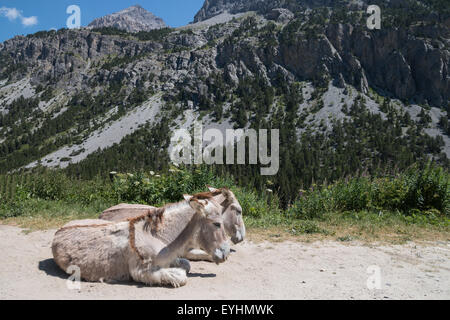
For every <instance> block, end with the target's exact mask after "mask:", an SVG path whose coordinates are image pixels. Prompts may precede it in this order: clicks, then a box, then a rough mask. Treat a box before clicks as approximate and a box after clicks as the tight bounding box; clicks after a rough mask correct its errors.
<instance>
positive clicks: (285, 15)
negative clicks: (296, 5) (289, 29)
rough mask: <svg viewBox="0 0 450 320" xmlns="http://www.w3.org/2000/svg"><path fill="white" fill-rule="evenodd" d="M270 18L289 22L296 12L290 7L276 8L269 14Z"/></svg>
mask: <svg viewBox="0 0 450 320" xmlns="http://www.w3.org/2000/svg"><path fill="white" fill-rule="evenodd" d="M267 18H268V19H269V20H275V21H277V22H281V23H287V22H289V21H290V20H292V19H293V18H294V14H293V13H292V12H291V11H289V10H288V9H283V8H276V9H272V10H271V11H270V12H269V13H268V14H267Z"/></svg>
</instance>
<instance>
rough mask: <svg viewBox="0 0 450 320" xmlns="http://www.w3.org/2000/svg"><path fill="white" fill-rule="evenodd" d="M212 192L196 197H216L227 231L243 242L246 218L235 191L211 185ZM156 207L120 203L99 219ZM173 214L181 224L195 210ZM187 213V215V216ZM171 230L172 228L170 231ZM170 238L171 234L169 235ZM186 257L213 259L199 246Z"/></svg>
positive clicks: (115, 218) (122, 217)
mask: <svg viewBox="0 0 450 320" xmlns="http://www.w3.org/2000/svg"><path fill="white" fill-rule="evenodd" d="M209 190H210V192H206V193H200V194H197V195H195V197H198V198H201V199H214V200H215V201H216V202H218V203H220V204H221V206H222V207H223V210H222V211H223V213H222V215H223V220H224V227H225V231H226V233H227V234H228V236H229V237H230V238H231V241H232V242H233V243H234V244H238V243H240V242H242V241H243V240H244V238H245V234H246V229H245V224H244V219H243V217H242V207H241V205H240V204H239V201H238V200H237V199H236V196H235V195H234V193H233V192H232V191H231V190H229V189H227V188H222V189H215V188H212V187H209ZM153 209H155V208H154V207H150V206H145V205H136V204H120V205H118V206H115V207H112V208H110V209H107V210H106V211H104V212H103V213H102V214H101V215H100V217H99V219H101V220H107V221H121V220H125V219H129V218H133V217H137V216H140V215H142V214H145V212H147V211H148V210H153ZM179 209H180V210H177V211H176V212H175V213H174V214H173V215H172V216H173V219H174V220H177V221H178V223H179V224H180V226H182V225H184V224H185V223H186V217H187V216H189V215H192V214H193V213H194V212H193V210H192V209H191V208H190V207H189V206H185V208H184V209H185V210H181V209H182V208H179ZM186 215H187V216H186ZM168 232H169V233H170V232H171V231H170V230H169V231H168ZM168 236H169V238H170V235H168ZM184 257H185V258H186V259H189V260H191V261H200V260H201V261H211V262H213V259H212V257H211V256H210V255H208V254H207V253H205V252H204V251H202V250H200V249H198V248H189V250H187V252H186V253H185V254H184Z"/></svg>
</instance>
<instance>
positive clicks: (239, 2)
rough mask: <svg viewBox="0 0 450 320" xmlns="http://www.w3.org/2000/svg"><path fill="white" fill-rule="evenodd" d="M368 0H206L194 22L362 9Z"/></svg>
mask: <svg viewBox="0 0 450 320" xmlns="http://www.w3.org/2000/svg"><path fill="white" fill-rule="evenodd" d="M365 3H367V1H366V0H350V1H349V0H301V1H300V0H299V1H295V0H294V1H289V0H206V1H205V3H204V4H203V6H202V8H201V9H200V10H199V12H197V14H196V15H195V18H194V22H200V21H204V20H207V19H210V18H212V17H214V16H217V15H220V14H222V13H231V14H236V13H241V12H248V11H256V12H258V13H259V14H262V15H265V14H268V13H270V11H271V10H273V9H279V8H285V9H288V10H291V11H294V12H295V11H299V10H306V9H311V8H317V7H349V8H352V9H355V8H362V7H363V6H364V5H365Z"/></svg>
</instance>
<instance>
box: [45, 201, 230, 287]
mask: <svg viewBox="0 0 450 320" xmlns="http://www.w3.org/2000/svg"><path fill="white" fill-rule="evenodd" d="M186 198H187V199H188V200H186V205H188V206H189V207H190V208H192V210H193V211H194V212H195V213H194V214H193V215H192V216H191V217H190V220H189V221H187V223H186V224H184V227H183V228H182V230H181V232H178V234H177V235H176V237H172V238H173V239H170V240H169V241H163V240H162V238H161V235H162V234H159V233H160V227H161V225H162V222H163V221H164V224H165V227H166V228H167V229H173V230H176V229H179V227H178V226H176V220H174V219H173V217H172V216H171V214H170V211H173V210H174V208H173V206H169V207H164V208H161V209H154V210H152V211H149V212H148V213H147V214H146V215H143V216H139V217H135V218H131V219H128V220H124V221H120V222H109V221H104V220H81V221H73V222H71V223H69V224H67V225H66V226H64V227H63V228H61V229H60V230H58V231H57V232H56V234H55V238H54V240H53V244H52V252H53V257H54V260H55V262H56V264H57V265H58V266H59V267H60V268H61V269H62V270H68V268H69V267H70V266H77V267H78V268H80V271H81V278H82V279H83V280H86V281H91V282H98V281H101V282H103V281H106V282H111V281H113V282H114V281H129V280H130V279H132V280H134V281H136V282H142V283H144V284H147V285H151V286H156V285H162V286H172V287H174V288H178V287H181V286H184V285H185V284H186V282H187V275H186V272H187V270H186V269H188V268H190V266H189V261H185V260H183V259H179V257H180V256H181V255H182V254H184V253H185V252H186V250H187V248H190V247H192V246H194V247H199V248H201V249H202V250H204V251H206V252H207V253H208V254H209V255H210V256H211V257H212V258H213V260H214V262H216V263H217V264H219V263H223V262H225V260H226V259H227V257H228V255H229V253H230V247H229V245H228V242H227V239H226V234H225V229H224V225H223V218H222V207H221V206H220V204H218V203H217V202H216V201H214V199H208V200H206V199H199V198H196V197H193V196H186ZM175 209H176V208H175ZM158 234H159V235H158ZM164 240H166V239H164ZM186 263H187V265H186Z"/></svg>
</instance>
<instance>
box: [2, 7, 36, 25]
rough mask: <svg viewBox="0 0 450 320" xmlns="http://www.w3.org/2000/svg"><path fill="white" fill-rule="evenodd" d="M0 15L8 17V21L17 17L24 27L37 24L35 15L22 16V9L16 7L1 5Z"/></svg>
mask: <svg viewBox="0 0 450 320" xmlns="http://www.w3.org/2000/svg"><path fill="white" fill-rule="evenodd" d="M0 16H3V17H6V18H8V19H9V21H14V20H16V19H18V18H19V19H20V20H21V22H22V25H23V26H24V27H30V26H34V25H36V24H38V19H37V17H36V16H32V17H24V16H23V15H22V11H20V10H17V9H16V8H7V7H1V8H0Z"/></svg>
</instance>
